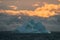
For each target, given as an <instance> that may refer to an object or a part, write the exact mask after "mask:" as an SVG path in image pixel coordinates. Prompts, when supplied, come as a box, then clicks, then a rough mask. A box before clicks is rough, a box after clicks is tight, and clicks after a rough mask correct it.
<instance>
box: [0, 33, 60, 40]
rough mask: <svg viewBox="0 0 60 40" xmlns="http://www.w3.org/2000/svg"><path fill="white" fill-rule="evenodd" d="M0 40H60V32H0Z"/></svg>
mask: <svg viewBox="0 0 60 40" xmlns="http://www.w3.org/2000/svg"><path fill="white" fill-rule="evenodd" d="M0 40H60V32H52V33H50V34H47V33H44V34H43V33H12V32H0Z"/></svg>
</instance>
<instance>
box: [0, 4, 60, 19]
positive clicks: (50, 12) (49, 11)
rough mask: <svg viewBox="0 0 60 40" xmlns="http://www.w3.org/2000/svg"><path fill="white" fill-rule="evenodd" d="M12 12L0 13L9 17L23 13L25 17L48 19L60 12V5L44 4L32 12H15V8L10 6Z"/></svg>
mask: <svg viewBox="0 0 60 40" xmlns="http://www.w3.org/2000/svg"><path fill="white" fill-rule="evenodd" d="M10 7H11V8H12V9H14V10H0V12H3V13H4V12H5V13H8V14H10V15H19V14H20V13H23V14H25V15H29V16H39V17H44V18H48V17H50V16H54V15H56V12H60V10H59V9H60V4H58V5H57V4H47V3H45V4H44V5H43V6H42V7H37V8H36V9H35V10H34V11H32V10H16V9H17V7H16V6H10Z"/></svg>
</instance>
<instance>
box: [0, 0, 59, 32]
mask: <svg viewBox="0 0 60 40" xmlns="http://www.w3.org/2000/svg"><path fill="white" fill-rule="evenodd" d="M0 13H7V14H9V15H15V16H16V15H19V14H20V13H23V14H26V15H29V16H38V17H43V18H47V20H46V21H47V22H45V21H43V22H42V23H43V25H45V26H46V28H47V29H48V30H53V31H60V30H56V29H59V28H60V25H57V24H55V23H54V22H53V20H54V21H55V22H56V20H58V19H57V17H52V16H56V15H58V16H60V0H0ZM51 17H52V18H51ZM50 21H51V22H53V23H52V24H51V23H50ZM50 26H51V27H50ZM54 26H55V27H54ZM57 26H58V27H57Z"/></svg>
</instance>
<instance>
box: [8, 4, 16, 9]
mask: <svg viewBox="0 0 60 40" xmlns="http://www.w3.org/2000/svg"><path fill="white" fill-rule="evenodd" d="M9 7H10V8H11V9H13V10H16V9H17V6H14V5H11V6H9Z"/></svg>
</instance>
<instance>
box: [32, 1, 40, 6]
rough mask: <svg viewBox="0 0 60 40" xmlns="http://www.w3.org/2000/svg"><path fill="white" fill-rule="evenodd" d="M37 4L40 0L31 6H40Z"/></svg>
mask: <svg viewBox="0 0 60 40" xmlns="http://www.w3.org/2000/svg"><path fill="white" fill-rule="evenodd" d="M39 4H40V2H36V3H34V4H33V5H32V6H33V7H38V6H40V5H39Z"/></svg>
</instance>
